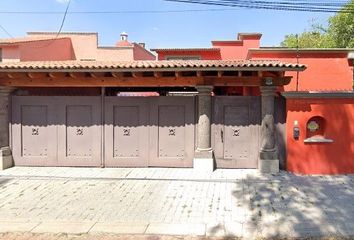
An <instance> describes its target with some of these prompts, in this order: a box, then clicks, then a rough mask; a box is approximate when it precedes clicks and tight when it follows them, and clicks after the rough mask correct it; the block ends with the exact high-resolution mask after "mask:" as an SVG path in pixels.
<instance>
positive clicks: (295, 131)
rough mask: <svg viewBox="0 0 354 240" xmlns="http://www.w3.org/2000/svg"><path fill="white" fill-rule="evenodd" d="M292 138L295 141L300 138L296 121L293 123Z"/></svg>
mask: <svg viewBox="0 0 354 240" xmlns="http://www.w3.org/2000/svg"><path fill="white" fill-rule="evenodd" d="M293 137H294V139H295V140H299V137H300V128H299V122H298V121H297V120H295V121H294V128H293Z"/></svg>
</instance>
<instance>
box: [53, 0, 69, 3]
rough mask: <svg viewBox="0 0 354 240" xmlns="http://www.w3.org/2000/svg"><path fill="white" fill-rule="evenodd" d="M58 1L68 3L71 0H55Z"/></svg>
mask: <svg viewBox="0 0 354 240" xmlns="http://www.w3.org/2000/svg"><path fill="white" fill-rule="evenodd" d="M55 1H56V2H58V3H68V2H69V1H70V0H55Z"/></svg>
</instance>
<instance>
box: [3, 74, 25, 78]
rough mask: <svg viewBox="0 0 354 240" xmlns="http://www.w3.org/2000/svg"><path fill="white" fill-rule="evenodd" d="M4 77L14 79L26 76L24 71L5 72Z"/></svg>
mask: <svg viewBox="0 0 354 240" xmlns="http://www.w3.org/2000/svg"><path fill="white" fill-rule="evenodd" d="M6 77H8V78H11V79H15V78H23V77H26V73H6Z"/></svg>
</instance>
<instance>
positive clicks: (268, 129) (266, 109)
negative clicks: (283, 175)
mask: <svg viewBox="0 0 354 240" xmlns="http://www.w3.org/2000/svg"><path fill="white" fill-rule="evenodd" d="M275 91H276V87H274V86H264V87H261V94H262V126H261V149H260V156H259V158H260V159H259V170H260V171H261V172H262V173H278V172H279V159H278V153H277V150H276V146H275V126H274V96H275Z"/></svg>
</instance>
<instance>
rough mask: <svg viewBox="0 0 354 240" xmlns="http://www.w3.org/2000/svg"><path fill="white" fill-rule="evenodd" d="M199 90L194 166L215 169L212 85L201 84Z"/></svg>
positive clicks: (209, 169) (208, 169)
mask: <svg viewBox="0 0 354 240" xmlns="http://www.w3.org/2000/svg"><path fill="white" fill-rule="evenodd" d="M197 91H198V127H197V129H198V130H197V150H196V151H195V154H194V163H193V165H194V168H195V169H197V170H203V171H213V170H214V159H213V151H212V149H211V93H212V91H213V87H212V86H199V87H197Z"/></svg>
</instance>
